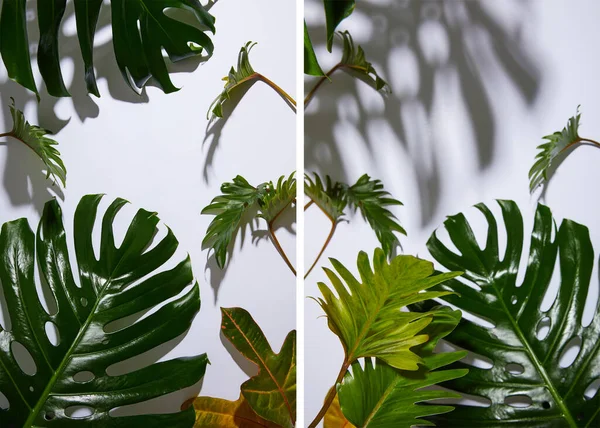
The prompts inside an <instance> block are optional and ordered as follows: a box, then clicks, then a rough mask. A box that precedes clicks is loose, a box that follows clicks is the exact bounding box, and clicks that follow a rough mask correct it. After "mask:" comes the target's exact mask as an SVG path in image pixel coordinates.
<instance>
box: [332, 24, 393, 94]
mask: <svg viewBox="0 0 600 428" xmlns="http://www.w3.org/2000/svg"><path fill="white" fill-rule="evenodd" d="M338 34H339V35H340V36H341V37H342V38H343V40H344V51H343V56H342V60H341V61H340V64H342V65H343V67H342V69H343V70H346V71H348V72H350V74H352V75H353V76H355V77H356V78H358V79H360V80H362V81H363V82H365V83H367V84H368V85H370V86H371V87H373V88H374V89H376V90H377V91H379V92H381V93H382V94H384V95H388V94H390V93H391V92H392V91H391V89H390V86H389V85H388V84H387V82H386V81H385V80H383V79H382V78H381V77H379V75H378V74H377V71H376V70H375V69H374V68H373V66H372V65H371V63H370V62H368V61H367V60H366V58H365V52H364V51H363V48H362V47H360V46H355V45H354V40H352V36H351V35H350V33H349V32H348V31H344V32H341V33H340V32H338Z"/></svg>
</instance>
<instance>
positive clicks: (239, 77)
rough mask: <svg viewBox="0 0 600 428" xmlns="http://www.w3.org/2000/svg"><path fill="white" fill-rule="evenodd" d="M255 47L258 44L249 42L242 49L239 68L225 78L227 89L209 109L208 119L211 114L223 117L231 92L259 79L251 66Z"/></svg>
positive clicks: (233, 69)
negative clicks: (224, 107) (251, 52)
mask: <svg viewBox="0 0 600 428" xmlns="http://www.w3.org/2000/svg"><path fill="white" fill-rule="evenodd" d="M255 45H256V43H253V42H248V43H246V44H245V45H244V46H243V47H242V49H240V52H239V54H238V60H237V68H236V67H231V69H230V70H229V74H228V75H227V76H225V77H224V78H223V80H224V81H225V88H224V89H223V91H222V92H221V93H220V94H219V96H218V97H217V98H215V100H214V101H213V102H212V103H211V105H210V107H209V108H208V112H207V114H206V118H207V119H209V118H210V115H211V113H212V114H213V116H215V117H223V104H225V103H226V102H227V100H229V98H230V94H231V92H232V91H234V90H235V89H236V88H237V87H239V86H240V85H243V84H244V83H246V82H249V81H251V80H253V79H254V78H256V77H257V73H256V72H255V71H254V69H253V68H252V64H250V51H251V50H252V48H253V47H254V46H255Z"/></svg>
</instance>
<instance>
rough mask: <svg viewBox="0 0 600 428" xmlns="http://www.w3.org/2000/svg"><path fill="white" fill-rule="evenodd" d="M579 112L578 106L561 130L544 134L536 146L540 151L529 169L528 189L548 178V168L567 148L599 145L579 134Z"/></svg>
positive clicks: (554, 163)
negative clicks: (539, 143)
mask: <svg viewBox="0 0 600 428" xmlns="http://www.w3.org/2000/svg"><path fill="white" fill-rule="evenodd" d="M580 119H581V113H579V107H578V108H577V114H576V115H575V116H573V117H572V118H570V119H569V122H568V123H567V126H565V127H564V128H563V129H562V131H557V132H555V133H553V134H550V135H546V136H545V137H544V140H546V142H545V143H544V144H541V145H539V146H538V149H539V150H540V152H539V153H538V154H537V155H536V157H535V160H536V161H535V163H534V164H533V166H532V167H531V169H530V170H529V180H530V181H529V191H530V192H533V191H534V190H535V189H537V188H538V187H539V186H540V185H542V184H544V183H546V182H547V181H548V180H549V175H550V172H551V171H550V170H551V168H552V166H553V165H556V164H557V163H558V162H559V161H560V160H561V158H562V156H561V155H564V154H565V153H567V150H568V149H570V148H571V147H573V146H575V145H577V144H592V145H595V146H596V147H600V143H599V142H597V141H594V140H590V139H589V138H581V137H580V136H579V121H580Z"/></svg>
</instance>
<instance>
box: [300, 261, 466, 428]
mask: <svg viewBox="0 0 600 428" xmlns="http://www.w3.org/2000/svg"><path fill="white" fill-rule="evenodd" d="M331 263H332V265H333V267H334V268H335V270H336V271H337V273H336V272H334V271H332V270H330V269H327V268H325V273H326V274H327V277H328V279H329V281H330V282H331V284H332V286H333V289H332V288H330V287H329V286H327V285H326V284H324V283H319V290H320V291H321V294H322V295H323V297H321V298H318V299H317V302H318V303H319V305H320V306H321V308H322V309H323V311H324V312H325V315H326V316H327V323H328V326H329V328H330V329H331V331H332V332H333V333H334V334H335V335H336V336H338V337H339V339H340V341H341V343H342V346H343V348H344V361H343V363H342V366H341V369H340V372H339V374H338V376H337V379H336V381H335V385H337V384H339V383H341V382H342V380H343V379H344V377H345V376H346V373H347V371H348V369H349V368H350V367H351V365H352V364H353V363H355V362H356V361H357V359H358V358H366V357H374V358H378V359H379V360H381V361H383V362H385V363H386V364H388V365H389V366H391V367H393V368H394V370H396V369H397V370H407V371H418V370H419V368H420V367H421V366H424V365H425V366H426V364H427V361H426V360H425V359H424V358H423V357H425V356H429V355H430V353H431V352H430V350H429V349H428V348H425V353H424V354H423V355H420V354H419V353H418V352H419V349H421V350H423V348H420V347H419V345H423V344H426V343H427V342H428V341H429V340H430V337H429V335H428V334H427V332H426V331H427V330H426V328H427V327H428V326H429V325H430V324H431V323H432V322H433V321H434V319H435V318H436V317H441V319H442V320H443V321H445V320H447V319H448V314H449V312H448V311H447V310H445V309H442V308H433V309H431V310H429V311H425V312H407V311H403V310H402V309H403V308H405V307H406V306H408V305H411V304H415V303H417V302H422V301H426V300H429V299H434V298H439V297H443V296H446V295H447V294H450V293H452V292H451V291H446V290H442V291H431V290H430V289H431V288H432V287H434V286H435V285H437V284H440V283H444V282H445V281H448V280H450V279H452V278H455V277H456V276H458V275H460V272H449V273H443V274H436V273H434V270H433V264H432V263H430V262H428V261H425V260H421V259H418V258H416V257H413V256H405V255H402V256H397V257H395V258H393V259H392V260H391V261H390V262H388V261H387V257H386V255H385V253H384V252H383V250H381V249H377V250H376V251H375V254H374V256H373V266H371V263H370V262H369V257H368V256H367V254H366V253H364V252H361V253H360V254H359V256H358V262H357V265H358V271H359V274H360V280H358V279H357V278H355V277H354V275H352V274H351V273H350V271H349V270H348V269H346V267H344V266H343V265H342V264H341V263H340V262H339V261H337V260H335V259H331ZM334 290H335V293H334ZM452 318H453V319H454V321H456V320H457V319H458V318H460V313H459V312H456V313H453V314H452ZM455 323H456V322H455ZM413 348H414V349H413ZM441 355H442V356H441V357H440V358H441V359H442V361H445V362H444V364H442V365H445V364H448V363H450V362H452V361H455V360H456V359H458V358H460V357H461V355H457V354H441ZM444 358H445V359H446V360H444ZM437 367H439V365H438V366H437ZM437 367H431V368H429V369H434V368H437ZM335 393H336V391H335V389H333V388H332V389H331V390H330V392H329V394H328V395H327V397H326V398H325V403H324V405H323V407H322V408H321V411H320V412H319V414H318V415H317V416H316V417H315V419H314V420H313V422H312V423H311V424H310V428H314V427H316V426H317V424H318V423H319V421H320V420H321V419H322V418H323V417H324V416H325V414H326V413H327V409H328V408H329V406H330V404H331V403H332V402H333V400H334V398H335ZM343 400H344V396H343V395H340V403H341V406H342V409H344V406H345V405H346V404H345V403H344V402H343ZM344 414H345V415H346V417H348V413H347V412H346V411H344ZM351 422H353V423H354V424H355V425H356V424H357V422H356V421H352V420H351Z"/></svg>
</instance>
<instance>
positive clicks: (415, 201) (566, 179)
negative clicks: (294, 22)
mask: <svg viewBox="0 0 600 428" xmlns="http://www.w3.org/2000/svg"><path fill="white" fill-rule="evenodd" d="M320 3H321V2H320V1H318V0H307V2H306V15H307V19H308V24H309V26H310V27H311V28H312V29H313V30H315V31H316V34H323V33H324V29H323V19H322V12H321V6H320ZM444 3H445V4H446V6H448V5H449V4H453V5H455V6H457V7H461V3H462V2H459V1H454V2H444ZM468 3H473V2H468ZM481 3H482V5H483V6H484V7H486V8H489V10H491V11H492V13H493V14H494V16H495V20H496V22H498V23H499V24H500V25H501V26H505V28H507V31H508V34H511V35H512V36H513V37H514V39H513V41H512V42H511V41H510V39H509V41H508V46H511V49H513V51H514V52H521V53H522V54H523V56H524V57H525V58H527V60H526V61H524V62H522V64H527V66H526V68H528V69H530V72H529V73H521V74H519V76H520V77H519V79H520V81H523V82H524V83H523V84H524V86H525V87H526V88H528V90H527V91H521V90H520V89H519V88H518V86H517V85H516V84H515V82H514V80H512V79H511V77H510V74H509V73H507V71H506V68H504V67H503V65H502V64H504V61H503V59H502V57H500V56H499V55H498V54H494V53H492V52H491V50H490V49H489V46H490V44H489V40H490V39H489V38H488V37H487V36H489V35H490V32H489V31H488V30H489V27H486V26H483V30H484V31H480V30H481V29H482V27H481V26H480V27H477V26H473V25H471V24H462V25H459V26H458V28H459V29H460V28H463V29H464V31H465V34H467V35H468V34H471V36H467V37H468V41H469V43H470V45H469V46H471V47H470V48H469V49H473V50H472V51H470V52H472V59H473V60H474V62H473V63H472V64H474V65H476V67H477V68H478V70H479V71H478V73H480V74H481V76H482V79H481V80H482V81H483V87H484V88H485V91H484V94H485V95H483V96H482V95H481V94H482V92H481V91H480V90H479V89H478V88H477V79H474V78H473V77H469V76H468V74H467V71H468V64H469V63H468V62H464V60H461V58H464V56H461V55H460V50H457V49H458V48H459V47H460V38H459V39H457V40H453V41H450V38H449V37H448V35H449V34H455V35H456V34H460V31H459V30H452V28H456V27H447V26H438V25H436V24H433V23H431V22H430V23H429V24H427V25H426V24H425V21H423V22H421V21H419V22H421V24H415V20H414V19H410V18H409V19H406V20H405V19H403V17H406V10H407V9H408V10H413V9H412V8H413V7H414V6H415V4H416V2H415V1H410V2H409V1H398V0H363V1H362V2H358V4H357V8H356V12H355V13H354V15H353V16H352V17H351V18H349V19H348V20H347V21H345V22H344V23H343V25H342V28H343V29H348V30H350V32H351V33H352V34H353V35H354V36H355V40H356V41H357V42H358V43H359V44H362V45H364V47H365V51H366V53H367V59H368V60H370V61H372V62H373V63H374V66H375V67H376V69H377V70H379V71H380V72H381V74H382V76H383V77H384V78H385V79H387V80H388V81H389V82H390V84H391V85H392V90H393V91H394V94H393V95H392V96H391V97H389V98H388V99H386V100H383V99H381V97H380V96H379V95H378V94H375V93H374V91H372V90H371V89H370V88H368V87H367V86H366V85H364V84H363V83H362V82H357V81H355V80H353V79H352V78H350V77H348V76H346V75H344V74H343V73H341V74H339V75H334V78H333V83H332V84H329V85H328V84H325V85H324V86H323V88H322V89H321V90H320V92H319V95H318V96H317V99H316V100H315V102H313V104H312V105H311V106H310V107H309V109H308V110H307V112H306V119H305V123H306V157H305V163H306V168H307V169H308V170H317V171H319V172H322V173H324V174H325V173H329V174H331V175H333V176H334V178H337V179H346V180H348V181H351V182H354V181H355V180H356V179H357V178H358V177H359V176H360V175H361V174H363V173H365V172H366V173H369V174H371V175H372V176H374V177H376V178H380V179H382V180H383V182H384V183H385V185H386V188H387V189H389V190H390V191H391V192H392V194H393V195H394V196H395V197H397V198H398V199H400V200H401V201H402V202H404V204H405V206H404V207H399V208H398V209H395V210H393V211H394V212H395V213H396V214H397V215H398V217H399V219H400V221H401V224H402V225H403V226H405V228H406V229H407V231H408V233H409V237H408V238H402V239H401V241H402V244H403V247H404V248H403V249H404V252H405V253H408V254H419V255H421V256H424V257H426V256H428V254H427V250H426V247H425V242H426V241H427V238H428V237H429V236H430V234H431V232H432V231H433V230H434V229H435V228H437V227H439V226H440V225H441V224H442V223H443V220H444V218H445V216H446V215H450V214H455V213H457V212H461V211H467V212H469V214H474V213H475V211H474V209H472V208H469V207H471V206H472V205H474V204H475V203H478V202H486V203H489V204H490V206H492V205H493V204H494V203H493V200H494V199H513V200H515V201H517V202H518V203H519V206H520V207H521V209H522V211H523V213H524V216H525V218H526V221H527V225H526V228H527V229H526V230H529V231H530V225H531V222H532V215H533V210H534V208H535V203H536V200H535V198H531V197H530V195H529V192H528V179H527V173H528V170H529V168H530V166H531V165H532V164H533V159H534V156H535V154H536V149H535V148H536V146H537V145H538V144H539V143H541V137H542V136H543V135H547V134H549V133H551V132H554V131H556V130H560V129H562V127H563V126H565V125H566V123H567V119H568V118H569V117H571V116H572V115H574V114H575V109H576V107H577V105H578V104H581V111H582V126H581V128H580V129H581V135H582V136H588V137H589V138H598V137H600V123H599V122H598V120H597V118H598V117H600V100H599V99H598V94H600V80H599V79H598V78H597V76H598V68H599V66H600V52H598V49H597V41H598V40H600V28H599V27H598V25H597V21H598V19H599V18H600V3H598V2H597V1H595V0H573V1H569V2H567V1H564V0H548V1H539V0H537V1H535V0H534V1H530V2H528V3H525V2H518V1H503V2H497V1H493V0H486V1H482V2H481ZM429 4H433V9H430V10H428V11H425V13H426V14H428V15H427V16H432V15H436V14H437V13H438V12H440V11H439V10H438V11H436V9H435V7H436V4H437V5H438V6H439V5H440V4H441V2H437V3H436V2H430V3H429ZM405 8H407V9H405ZM459 12H460V11H459ZM444 13H446V12H444ZM444 16H447V15H444ZM458 16H459V17H460V16H461V15H460V14H459V15H458ZM459 19H460V18H459ZM469 19H471V20H470V21H468V22H473V21H472V19H474V17H473V16H470V18H469ZM411 25H412V26H413V27H414V28H415V34H418V33H417V32H416V31H417V29H419V30H418V31H420V32H421V37H423V39H422V42H420V43H424V45H425V48H423V49H424V51H425V52H427V53H428V54H430V55H431V57H432V58H434V59H437V61H439V62H437V63H436V62H435V61H434V64H437V65H426V64H427V63H426V62H424V63H419V61H418V58H417V56H416V54H415V52H416V50H415V47H414V45H412V46H411V45H410V44H409V45H407V44H406V43H405V41H406V40H407V39H406V35H407V34H409V33H410V31H409V30H406V29H407V28H411V27H410V26H411ZM407 31H408V33H407ZM457 31H458V33H457ZM519 31H520V36H518V34H519ZM417 37H419V36H417ZM413 40H414V37H413ZM492 40H496V41H498V40H501V39H500V38H498V37H496V38H495V39H494V38H492ZM313 41H314V40H313ZM322 41H323V37H321V38H320V40H319V37H317V41H316V43H317V44H318V45H319V46H318V47H317V49H316V50H317V55H318V56H319V57H320V58H327V59H329V56H328V55H327V54H326V52H325V49H324V46H323V45H322ZM319 42H321V43H319ZM449 46H453V47H454V49H455V50H454V51H453V54H452V55H449V54H448V52H449V51H450V49H449ZM337 53H338V55H331V57H332V58H331V59H330V60H329V62H328V61H327V60H325V61H323V63H325V64H322V65H324V66H325V68H326V67H327V66H331V65H333V64H334V63H335V62H336V60H338V58H339V51H337ZM461 64H462V65H461ZM461 76H463V77H464V79H465V80H464V81H462V83H461V80H460V77H461ZM528 76H529V77H528ZM536 81H537V82H538V83H537V84H535V82H536ZM307 82H309V83H308V87H311V83H310V82H312V79H308V80H307ZM537 85H539V86H537ZM536 86H537V87H538V89H537V94H536V95H535V96H531V97H530V98H531V101H530V102H528V101H527V97H526V96H525V94H527V93H529V94H532V93H533V89H534V88H536ZM461 88H462V89H461ZM528 91H531V92H528ZM465 92H466V93H468V94H470V96H472V97H473V99H474V100H475V103H474V106H475V108H474V109H473V111H472V112H470V111H469V109H468V107H467V104H466V101H465V100H466V98H464V95H463V94H464V93H465ZM486 98H487V100H488V103H489V112H490V114H489V115H488V114H486V104H485V102H484V101H485V99H486ZM428 99H431V109H430V112H429V113H428V110H427V105H428V101H427V100H428ZM403 133H404V135H403ZM477 135H479V136H480V137H479V138H477ZM369 147H370V149H369ZM477 147H480V148H483V150H484V151H485V152H489V153H491V158H488V159H489V162H488V164H487V165H485V163H484V164H483V165H482V164H480V162H479V160H478V158H477V156H476V155H475V153H476V152H475V149H476V148H477ZM338 149H339V150H340V152H339V153H341V155H340V157H339V158H336V157H335V155H336V153H337V150H338ZM484 159H485V158H484ZM599 162H600V150H597V149H595V148H592V147H582V148H579V149H577V150H575V151H574V152H573V153H572V154H571V156H570V157H569V158H568V159H567V160H566V161H565V162H564V163H563V164H562V165H561V166H560V168H559V169H558V171H557V173H556V175H555V177H554V179H553V181H552V182H551V184H550V186H549V188H548V191H547V194H546V196H545V203H546V204H547V205H549V206H550V207H551V208H552V210H553V212H554V215H555V216H556V218H557V219H559V220H560V219H562V218H565V217H567V218H571V219H573V220H576V221H578V222H581V223H583V224H585V225H587V226H588V227H589V228H590V232H591V235H592V239H593V242H594V244H595V246H596V248H597V249H598V248H600V222H599V221H598V210H599V209H600V197H599V196H598V192H597V189H596V185H595V183H598V180H599V179H600V169H599V168H598V167H597V166H598V164H599ZM434 171H437V174H438V176H439V179H438V180H437V181H436V180H435V174H434ZM436 183H437V184H436ZM436 185H437V186H439V192H436V191H435V186H436ZM432 200H433V201H437V206H433V204H432ZM432 206H433V207H432ZM494 210H495V209H494ZM495 212H499V211H498V210H495ZM469 218H472V219H474V221H475V222H476V230H477V231H479V232H482V231H483V232H485V230H486V229H485V228H484V222H483V221H481V216H478V215H476V214H475V215H470V216H469ZM306 224H307V230H310V231H311V232H309V234H308V236H307V238H306V252H305V254H306V255H305V257H306V260H307V261H306V264H307V265H309V263H310V261H312V260H313V258H314V255H315V254H316V252H317V250H318V248H319V247H320V245H321V243H322V242H323V240H324V239H325V236H326V234H327V232H328V229H327V226H328V225H327V222H326V221H324V220H323V219H322V218H321V217H320V216H319V215H318V211H317V210H315V211H312V212H309V213H307V217H306ZM527 233H528V232H527ZM377 245H378V242H377V240H376V238H375V235H374V234H373V232H372V231H371V230H370V229H369V227H368V226H367V225H366V224H364V222H363V221H362V219H361V218H360V216H356V217H351V224H343V225H341V227H340V228H339V230H338V232H337V234H336V236H335V238H334V240H333V241H332V243H331V245H330V247H329V249H328V250H327V252H326V254H325V257H335V258H337V259H338V260H340V261H341V262H342V263H344V264H345V265H346V266H347V267H349V268H352V271H353V272H356V268H355V266H356V256H357V254H358V252H359V251H360V250H366V251H368V252H369V253H372V250H373V249H374V248H375V247H376V246H377ZM327 263H328V262H327V261H326V259H325V258H324V259H323V263H321V264H322V265H326V264H327ZM596 269H597V268H596ZM593 278H594V279H596V278H598V276H597V272H596V271H595V273H594V275H593ZM317 281H326V278H325V275H324V274H323V273H322V271H317V270H316V271H314V273H312V274H311V275H310V277H309V278H308V279H307V282H306V294H307V295H308V296H317V295H319V291H318V289H317V287H316V283H317ZM596 298H597V288H594V290H593V293H592V296H590V301H589V302H588V307H590V308H591V305H590V304H589V303H591V301H592V300H595V299H596ZM587 314H588V316H589V315H590V312H588V313H587ZM320 315H322V311H321V310H320V308H319V307H318V305H317V304H316V303H314V302H313V301H312V300H307V301H306V312H305V319H306V351H305V354H306V419H307V421H310V420H312V418H313V417H314V416H315V415H316V413H317V412H318V410H319V408H320V407H321V405H322V402H323V398H324V397H325V394H326V392H327V390H328V388H329V387H330V386H331V385H332V384H333V382H334V379H335V377H336V375H337V373H338V371H339V367H340V365H341V362H342V360H343V351H342V347H341V345H340V343H339V340H338V339H337V337H336V336H334V335H333V334H332V333H331V332H330V331H329V329H328V328H327V323H326V320H325V319H324V318H318V317H319V316H320Z"/></svg>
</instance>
